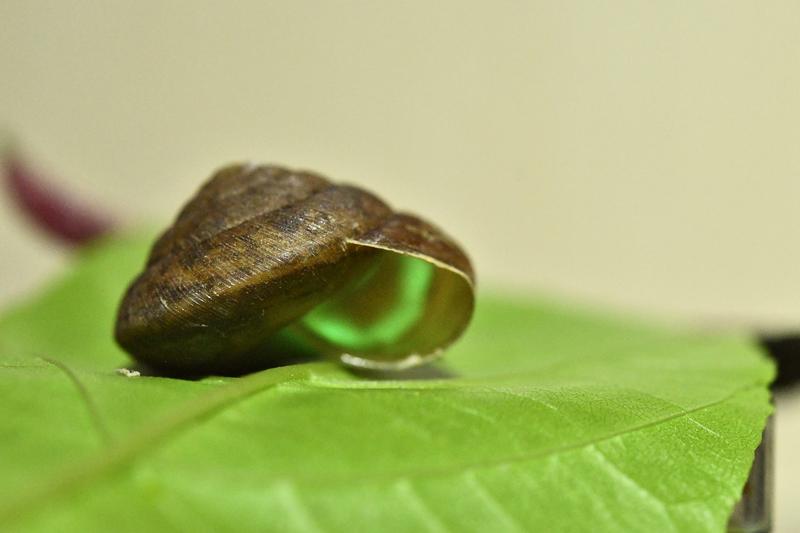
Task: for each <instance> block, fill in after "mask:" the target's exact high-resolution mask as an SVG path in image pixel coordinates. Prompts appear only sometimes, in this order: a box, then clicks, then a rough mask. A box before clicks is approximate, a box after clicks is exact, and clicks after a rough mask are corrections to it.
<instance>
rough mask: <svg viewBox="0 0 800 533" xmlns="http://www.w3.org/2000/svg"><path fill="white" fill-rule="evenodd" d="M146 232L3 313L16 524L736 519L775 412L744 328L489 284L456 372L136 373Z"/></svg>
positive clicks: (670, 525)
mask: <svg viewBox="0 0 800 533" xmlns="http://www.w3.org/2000/svg"><path fill="white" fill-rule="evenodd" d="M147 244H148V241H147V239H136V238H132V239H118V240H114V241H108V242H106V243H103V244H101V245H98V246H97V247H95V248H93V249H90V250H87V251H85V253H84V254H83V257H82V258H81V260H80V263H79V264H78V265H77V266H76V267H75V268H74V269H73V270H72V271H71V272H70V273H69V274H68V275H67V276H66V277H65V278H64V279H63V280H61V281H59V282H57V283H55V284H54V285H52V286H51V287H50V288H49V289H48V290H46V291H45V292H44V293H42V294H41V295H40V296H38V297H36V298H34V299H32V300H30V301H29V302H28V303H26V304H23V305H21V306H19V307H18V308H16V309H14V310H13V311H11V312H9V313H8V314H6V316H5V318H4V319H3V320H2V321H0V392H1V393H2V398H3V401H2V403H0V413H1V414H2V418H3V424H2V425H0V469H2V472H3V475H2V476H0V529H2V530H15V529H19V530H25V531H107V530H109V529H113V530H115V531H126V530H130V531H176V530H184V531H185V530H200V531H203V530H214V531H531V530H535V531H648V532H651V531H681V532H683V531H722V530H724V528H725V523H726V521H727V518H728V516H729V515H730V512H731V509H732V507H733V505H734V503H735V502H736V500H737V499H738V498H739V495H740V492H741V488H742V485H743V483H744V480H745V478H746V477H747V473H748V470H749V467H750V464H751V462H752V459H753V451H754V449H755V448H756V446H757V445H758V442H759V439H760V433H761V430H762V428H763V425H764V421H765V418H766V416H767V415H768V413H769V412H770V404H769V395H768V392H767V389H766V384H767V383H768V382H769V380H770V379H771V376H772V368H771V365H770V364H769V363H768V362H767V361H766V360H765V358H764V357H763V356H762V355H761V353H760V352H759V350H758V349H757V348H756V347H754V346H753V345H752V344H751V342H749V341H748V340H746V339H741V338H730V337H726V338H720V337H708V336H700V335H686V334H683V333H679V332H673V331H667V330H664V329H659V328H652V327H649V326H646V325H641V324H638V323H634V322H631V321H628V320H621V319H617V318H609V317H605V316H600V315H598V314H595V313H591V312H584V311H575V310H572V309H569V308H567V307H563V306H560V305H557V304H553V303H549V302H541V301H537V302H528V301H523V300H513V299H504V298H496V297H494V298H493V297H488V296H483V297H482V298H479V300H478V301H479V304H478V307H477V313H476V316H475V320H474V324H473V325H472V327H471V328H470V330H469V331H468V333H467V335H466V336H465V338H464V339H463V340H462V341H460V342H459V343H458V344H457V345H456V346H455V347H453V349H451V350H450V351H449V352H448V353H447V355H446V356H445V358H444V359H443V360H442V361H441V363H439V364H438V366H436V367H433V368H431V369H428V371H427V374H428V375H427V376H425V375H421V374H416V377H417V378H422V377H426V378H434V379H410V380H398V379H394V380H391V379H378V377H377V376H375V375H372V376H364V375H354V374H352V373H349V372H348V371H347V370H345V369H343V368H342V367H341V366H340V365H338V364H336V363H333V362H311V363H304V364H297V365H293V366H287V367H281V368H275V369H271V370H267V371H263V372H260V373H257V374H252V375H250V376H247V377H243V378H206V379H203V380H199V381H181V380H174V379H167V378H158V377H145V376H140V377H128V376H126V375H124V373H120V372H117V371H116V369H117V368H118V367H121V366H126V365H129V364H131V363H129V362H127V361H126V357H125V355H124V354H123V353H122V352H121V351H120V350H119V349H118V348H117V347H116V346H115V345H114V343H113V341H112V338H111V331H112V326H113V320H114V311H115V308H116V305H117V303H118V299H119V297H120V294H121V291H122V290H123V287H124V286H125V284H126V283H127V282H128V280H129V278H130V276H131V275H132V274H133V273H134V272H136V271H137V270H138V269H139V267H140V266H141V262H142V261H143V260H144V254H145V252H146V248H147ZM406 377H408V376H406ZM410 377H412V378H413V377H414V375H412V376H410Z"/></svg>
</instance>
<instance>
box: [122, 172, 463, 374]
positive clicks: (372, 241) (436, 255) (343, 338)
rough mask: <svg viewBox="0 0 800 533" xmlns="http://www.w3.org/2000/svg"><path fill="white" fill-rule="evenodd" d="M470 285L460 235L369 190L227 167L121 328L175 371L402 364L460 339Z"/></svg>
mask: <svg viewBox="0 0 800 533" xmlns="http://www.w3.org/2000/svg"><path fill="white" fill-rule="evenodd" d="M473 285H474V274H473V271H472V267H471V265H470V262H469V259H468V258H467V256H466V255H465V254H464V252H462V250H461V249H460V248H459V247H458V245H457V244H456V243H455V242H453V241H452V240H451V239H450V238H449V237H448V236H446V235H445V234H444V233H443V232H442V231H441V230H439V229H438V228H436V227H434V226H433V225H431V224H429V223H427V222H425V221H423V220H421V219H419V218H417V217H415V216H413V215H409V214H404V213H395V212H393V211H392V209H391V208H390V207H389V206H388V205H387V204H385V203H384V202H383V201H382V200H380V199H379V198H377V197H376V196H374V195H372V194H370V193H369V192H367V191H365V190H363V189H360V188H357V187H353V186H349V185H335V184H332V183H331V182H330V181H328V180H327V179H326V178H324V177H322V176H320V175H317V174H314V173H311V172H300V171H292V170H287V169H285V168H281V167H277V166H253V165H232V166H228V167H225V168H223V169H221V170H220V171H218V172H217V173H216V174H215V175H214V176H213V177H212V178H211V179H210V180H209V181H208V182H207V183H206V184H205V185H204V186H203V187H202V188H201V189H200V191H199V192H198V193H197V195H196V196H195V197H194V198H193V199H192V200H191V201H189V203H188V204H187V205H186V206H185V207H184V208H183V210H182V211H181V212H180V214H179V215H178V217H177V219H176V220H175V222H174V224H173V225H172V226H171V227H170V228H169V229H167V230H166V232H164V234H163V235H162V236H161V237H160V238H159V239H158V240H157V241H156V243H155V244H154V246H153V248H152V250H151V253H150V256H149V258H148V260H147V263H146V266H145V269H144V271H143V272H142V273H141V274H140V275H139V276H138V277H137V278H136V279H135V280H134V281H133V283H132V284H131V286H130V287H129V289H128V291H127V293H126V294H125V296H124V298H123V300H122V303H121V305H120V308H119V313H118V316H117V323H116V331H115V336H116V339H117V342H118V343H119V344H120V345H121V346H122V347H123V348H124V349H125V350H126V351H128V352H129V353H130V354H131V355H132V356H133V357H134V358H136V359H137V360H139V361H140V362H142V363H145V364H146V365H148V366H151V367H154V368H157V369H163V370H165V371H169V372H177V373H193V374H197V373H217V374H237V373H242V372H247V371H252V370H257V369H261V368H265V367H269V366H273V365H275V364H278V363H280V362H281V361H283V360H285V359H286V358H287V357H291V356H293V355H295V354H297V353H317V354H323V355H328V356H335V357H338V358H339V359H341V360H342V361H343V362H344V363H346V364H348V365H352V366H356V367H364V368H377V369H400V368H407V367H410V366H414V365H417V364H420V363H423V362H425V361H427V360H430V359H431V358H433V357H436V356H437V355H439V354H440V353H441V351H442V349H443V348H445V347H446V346H448V345H449V344H450V343H452V342H453V341H454V340H455V339H457V338H458V337H459V336H460V335H461V333H462V332H463V331H464V329H465V328H466V326H467V324H468V323H469V320H470V317H471V315H472V310H473V307H474V296H473Z"/></svg>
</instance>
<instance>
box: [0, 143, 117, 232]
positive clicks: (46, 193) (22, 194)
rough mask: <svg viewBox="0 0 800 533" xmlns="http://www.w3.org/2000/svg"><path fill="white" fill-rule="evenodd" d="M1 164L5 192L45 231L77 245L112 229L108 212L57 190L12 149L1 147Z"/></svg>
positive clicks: (111, 221)
mask: <svg viewBox="0 0 800 533" xmlns="http://www.w3.org/2000/svg"><path fill="white" fill-rule="evenodd" d="M2 164H3V170H4V173H5V181H6V185H7V188H8V192H9V195H10V196H11V197H12V198H13V200H14V202H15V203H16V204H17V205H18V206H19V208H20V209H21V210H22V211H23V212H24V213H25V214H26V215H27V216H28V218H30V219H31V220H32V221H33V222H34V223H35V224H36V225H37V226H39V227H40V228H41V229H43V230H44V231H45V233H47V234H48V235H50V236H52V237H55V238H56V239H59V240H61V241H64V242H66V243H68V244H70V245H72V246H81V245H84V244H87V243H89V242H91V241H93V240H95V239H97V238H98V237H101V236H103V235H106V234H108V233H109V232H111V231H112V230H113V228H114V226H115V222H114V220H113V218H112V217H111V216H108V215H107V214H105V213H100V212H98V211H96V210H95V209H93V208H91V207H89V206H88V205H85V204H83V203H82V202H78V201H77V200H76V199H75V198H72V197H71V196H70V195H68V194H66V193H64V192H63V191H60V190H57V189H56V188H55V187H53V186H52V185H51V184H50V183H49V181H48V180H45V179H43V178H42V176H41V175H39V174H38V173H36V172H35V171H33V170H32V169H31V167H30V166H28V164H27V162H26V161H25V160H24V159H23V158H22V157H20V156H19V154H18V153H17V152H16V151H14V150H13V149H9V150H5V152H4V153H3V162H2Z"/></svg>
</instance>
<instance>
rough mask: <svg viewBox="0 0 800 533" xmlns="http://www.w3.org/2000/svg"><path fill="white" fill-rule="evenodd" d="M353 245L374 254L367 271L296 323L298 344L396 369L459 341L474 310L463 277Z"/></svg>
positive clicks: (353, 363)
mask: <svg viewBox="0 0 800 533" xmlns="http://www.w3.org/2000/svg"><path fill="white" fill-rule="evenodd" d="M356 246H357V247H358V248H360V250H359V251H360V252H362V253H369V254H371V255H373V256H374V257H373V262H372V264H371V266H370V268H369V270H368V271H367V272H366V273H365V274H364V275H362V276H359V277H358V278H357V279H355V280H354V281H353V282H351V283H350V284H349V285H347V286H346V287H344V288H343V289H342V290H340V291H338V292H337V293H336V294H335V295H334V296H333V297H332V298H331V299H330V300H328V301H326V302H324V303H322V304H320V305H319V306H317V307H315V308H314V309H313V310H311V311H310V312H309V313H308V314H307V315H305V316H304V317H303V318H302V319H301V320H300V322H299V323H298V324H296V328H297V330H298V332H299V333H300V335H301V336H302V337H303V338H304V339H306V340H307V341H309V342H311V343H312V344H313V345H316V346H317V347H318V348H320V349H321V350H323V351H325V352H327V353H330V354H332V355H335V356H337V357H339V358H340V359H341V360H342V361H343V362H345V363H346V364H348V365H351V366H356V367H361V368H376V369H400V368H405V367H408V366H414V365H416V364H419V363H421V362H424V361H426V360H428V359H432V358H434V357H436V356H437V355H439V354H440V353H441V352H442V349H443V348H445V347H446V346H447V345H449V344H450V343H451V342H453V341H454V340H455V339H456V338H458V336H459V335H460V334H461V332H462V331H463V329H464V328H465V327H466V325H467V323H468V322H469V318H470V316H471V314H472V307H473V296H472V288H471V286H470V283H469V281H468V280H467V279H466V278H465V277H464V276H462V275H461V274H459V273H456V272H454V271H453V270H450V269H448V268H445V267H443V266H442V265H439V264H436V263H433V262H431V261H429V260H426V259H423V258H420V257H417V256H414V255H410V254H403V253H398V252H397V251H393V250H385V249H380V248H371V247H367V246H362V245H356Z"/></svg>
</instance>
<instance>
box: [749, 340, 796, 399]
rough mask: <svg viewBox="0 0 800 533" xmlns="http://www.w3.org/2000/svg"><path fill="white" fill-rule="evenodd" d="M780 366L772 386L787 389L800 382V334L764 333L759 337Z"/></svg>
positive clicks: (762, 344)
mask: <svg viewBox="0 0 800 533" xmlns="http://www.w3.org/2000/svg"><path fill="white" fill-rule="evenodd" d="M758 341H759V342H760V343H761V346H763V347H764V348H765V349H766V350H767V351H768V352H769V354H770V355H771V356H772V358H773V359H774V360H775V364H776V365H777V366H778V375H777V377H776V378H775V382H774V383H773V384H772V386H773V387H774V388H775V389H785V388H787V387H790V386H793V385H796V384H797V383H798V382H800V334H792V335H762V336H760V337H759V338H758Z"/></svg>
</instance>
